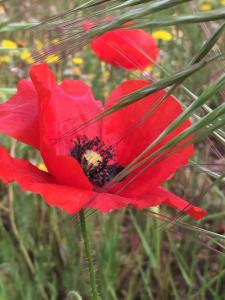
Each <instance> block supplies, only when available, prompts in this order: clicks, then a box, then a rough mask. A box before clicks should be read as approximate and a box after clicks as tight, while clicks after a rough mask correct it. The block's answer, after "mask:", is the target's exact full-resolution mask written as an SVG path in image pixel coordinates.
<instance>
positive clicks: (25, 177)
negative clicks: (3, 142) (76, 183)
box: [0, 146, 92, 214]
mask: <svg viewBox="0 0 225 300" xmlns="http://www.w3.org/2000/svg"><path fill="white" fill-rule="evenodd" d="M0 165H1V168H0V179H1V180H2V181H3V182H5V183H9V182H13V181H16V182H18V184H19V185H20V187H21V189H23V190H25V191H30V192H33V193H36V194H40V195H41V196H43V198H44V200H45V201H46V202H47V203H48V204H49V205H51V206H56V207H58V208H60V209H61V210H64V211H66V212H67V213H71V214H72V213H76V212H78V211H79V210H80V209H81V208H82V207H84V205H85V204H86V203H87V202H88V201H89V199H90V196H91V194H92V191H87V190H83V189H81V188H80V189H78V188H74V187H69V186H65V185H58V184H57V182H56V181H55V180H54V178H53V177H52V176H51V175H50V174H49V173H47V172H43V171H41V170H39V169H38V168H37V167H35V166H33V165H32V164H30V163H29V162H28V161H25V160H23V159H15V158H12V157H11V156H10V155H9V154H8V153H7V151H6V149H5V148H4V147H2V146H0Z"/></svg>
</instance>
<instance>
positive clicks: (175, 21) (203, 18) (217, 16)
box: [129, 8, 225, 28]
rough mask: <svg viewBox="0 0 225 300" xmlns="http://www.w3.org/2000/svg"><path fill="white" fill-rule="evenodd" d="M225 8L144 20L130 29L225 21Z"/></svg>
mask: <svg viewBox="0 0 225 300" xmlns="http://www.w3.org/2000/svg"><path fill="white" fill-rule="evenodd" d="M224 18H225V8H220V9H215V10H211V11H207V12H201V13H198V14H195V15H183V16H172V17H164V18H160V19H156V20H151V21H149V20H142V22H140V23H138V22H137V23H134V24H132V25H130V26H129V27H130V28H155V27H167V26H174V25H175V26H177V25H181V24H194V23H202V22H210V21H216V20H224Z"/></svg>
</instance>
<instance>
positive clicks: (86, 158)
mask: <svg viewBox="0 0 225 300" xmlns="http://www.w3.org/2000/svg"><path fill="white" fill-rule="evenodd" d="M71 155H72V156H73V157H74V158H75V159H76V160H77V161H78V162H79V163H80V165H81V167H82V168H83V170H84V172H85V174H86V175H87V177H88V178H89V180H90V181H91V182H92V184H93V185H95V186H98V187H102V186H104V185H105V184H106V183H108V182H109V181H110V180H111V179H113V177H115V176H116V175H117V174H118V173H119V172H121V171H122V170H123V169H124V168H123V167H122V166H120V165H119V164H117V163H115V162H114V161H113V158H114V152H113V147H112V146H110V147H108V148H106V147H105V145H104V143H102V141H101V140H100V139H99V137H95V138H94V139H92V140H89V139H88V138H87V137H86V136H82V137H79V138H78V139H77V141H76V142H75V143H74V147H73V149H72V150H71Z"/></svg>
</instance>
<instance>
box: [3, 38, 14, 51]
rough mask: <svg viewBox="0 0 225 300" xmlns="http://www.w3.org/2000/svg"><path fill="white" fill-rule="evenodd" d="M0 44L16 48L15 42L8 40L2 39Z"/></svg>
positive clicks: (4, 46)
mask: <svg viewBox="0 0 225 300" xmlns="http://www.w3.org/2000/svg"><path fill="white" fill-rule="evenodd" d="M1 46H2V47H3V48H8V49H17V44H16V43H15V42H13V41H10V40H2V42H1Z"/></svg>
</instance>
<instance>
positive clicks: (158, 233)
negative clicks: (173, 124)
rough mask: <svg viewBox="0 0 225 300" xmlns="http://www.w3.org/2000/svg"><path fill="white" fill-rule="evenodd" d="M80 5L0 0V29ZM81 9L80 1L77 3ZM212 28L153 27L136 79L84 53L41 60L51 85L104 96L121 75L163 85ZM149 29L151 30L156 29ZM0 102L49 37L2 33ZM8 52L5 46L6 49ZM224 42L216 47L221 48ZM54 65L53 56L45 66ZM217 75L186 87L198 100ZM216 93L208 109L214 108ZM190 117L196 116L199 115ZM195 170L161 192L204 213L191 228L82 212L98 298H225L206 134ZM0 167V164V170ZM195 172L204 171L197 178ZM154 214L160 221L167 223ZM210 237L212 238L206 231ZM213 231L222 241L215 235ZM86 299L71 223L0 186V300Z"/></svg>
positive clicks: (212, 4)
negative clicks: (66, 83) (149, 61)
mask: <svg viewBox="0 0 225 300" xmlns="http://www.w3.org/2000/svg"><path fill="white" fill-rule="evenodd" d="M81 2H82V1H72V0H67V1H63V2H62V1H60V0H54V1H53V0H48V1H47V0H46V1H44V0H42V1H30V0H24V1H22V2H21V1H19V0H10V1H5V2H3V3H2V4H1V2H0V25H1V22H7V21H10V22H19V21H26V22H34V21H38V20H43V19H45V18H47V17H49V16H50V15H54V14H57V13H62V12H63V11H65V10H66V9H69V8H72V7H73V5H74V4H76V5H78V4H80V3H81ZM83 3H85V1H83ZM224 6H225V2H224V1H219V0H215V1H213V0H211V1H191V3H188V4H183V5H181V6H180V7H179V8H176V9H171V11H166V12H164V13H163V14H164V15H166V14H168V15H170V14H178V15H179V14H181V13H183V14H184V13H186V14H191V13H192V12H193V11H195V10H201V11H208V10H209V11H210V10H211V9H216V8H222V7H224ZM219 24H220V22H219V21H218V22H217V21H215V22H209V23H207V24H206V25H205V24H202V26H201V25H200V24H191V25H179V26H176V27H175V26H171V27H168V28H162V29H163V30H166V32H167V34H170V38H169V39H168V40H165V39H164V40H163V39H158V45H159V47H160V59H159V62H158V66H155V67H153V69H151V70H150V69H148V70H146V71H144V72H140V71H134V72H131V73H128V72H127V71H123V70H118V69H114V68H112V67H110V66H108V65H106V64H105V63H102V62H100V61H99V60H97V59H96V57H95V56H94V54H93V53H92V52H91V50H90V48H89V47H88V45H87V46H85V48H83V49H82V50H80V51H79V52H74V53H71V54H70V55H68V56H67V57H64V60H63V61H60V62H52V63H51V62H50V66H51V68H52V70H54V72H55V73H56V74H57V78H58V80H59V81H60V80H63V79H66V78H67V79H68V78H69V79H81V80H84V81H85V82H87V83H88V84H89V85H90V86H91V87H92V89H93V91H94V94H95V96H96V99H101V100H102V101H104V99H105V98H106V97H107V95H108V94H109V92H110V91H111V90H112V89H113V88H114V87H115V86H117V84H118V83H120V82H121V81H124V80H125V79H128V78H157V79H160V78H164V77H165V75H166V74H172V73H175V72H177V71H178V70H180V69H182V67H183V66H185V65H187V64H188V63H189V62H190V61H191V59H192V58H193V56H194V55H195V54H196V53H197V51H198V50H199V48H200V47H201V45H202V43H203V42H204V41H205V40H206V38H207V37H208V35H210V34H211V33H212V32H214V31H215V28H218V26H219ZM0 29H1V27H0ZM159 30H160V29H159V28H157V29H156V30H153V33H154V32H157V31H159ZM4 40H8V41H11V42H14V43H15V45H14V46H12V44H11V47H9V48H10V49H3V48H4V47H3V46H2V49H1V48H0V69H1V72H0V101H1V102H2V101H5V100H6V99H8V97H9V96H10V95H11V94H12V93H13V91H14V89H15V87H16V84H17V82H18V81H19V80H20V79H21V78H24V77H27V76H28V70H29V67H30V65H31V62H32V61H30V59H31V57H30V56H29V51H30V49H31V48H32V49H36V50H38V49H39V47H42V45H43V44H44V43H45V41H46V40H52V43H54V42H55V43H57V40H56V37H55V36H54V35H53V36H52V35H51V33H49V32H48V31H46V32H44V34H43V33H42V32H38V31H37V32H36V31H35V30H34V31H32V30H26V31H22V30H19V31H17V32H1V31H0V43H2V41H4ZM8 45H9V44H8ZM224 45H225V35H224V34H223V35H222V36H221V38H220V39H219V41H218V42H217V47H218V48H219V49H220V51H222V52H224V50H225V46H224ZM53 60H54V59H53ZM223 73H224V61H223V62H221V63H218V62H216V63H215V64H213V66H212V65H210V67H207V68H205V69H204V70H201V71H199V72H197V73H196V74H195V75H193V76H192V77H191V78H189V79H188V80H187V81H185V86H186V87H187V88H189V89H190V90H191V92H192V93H193V94H195V95H199V94H200V93H201V92H202V91H203V90H204V89H205V88H207V86H208V85H209V83H210V82H212V81H213V80H214V78H216V77H218V75H219V74H223ZM175 95H176V96H177V98H178V99H179V100H180V101H181V102H182V103H183V104H184V106H185V105H188V104H190V103H191V101H192V99H191V97H189V96H187V95H185V93H184V92H183V90H182V89H181V88H178V89H176V91H175ZM223 101H224V92H223V91H222V92H221V94H217V95H215V97H214V98H213V99H212V100H211V102H210V107H211V108H214V107H216V106H217V105H219V104H221V103H223ZM199 115H204V112H203V111H202V110H200V111H199ZM0 138H1V144H3V145H4V146H6V147H7V148H8V149H9V151H10V152H11V154H13V155H15V156H17V157H21V158H26V159H29V160H30V161H31V162H32V163H34V164H39V163H41V158H40V156H39V154H38V153H37V152H35V150H33V149H31V148H30V147H28V146H26V145H23V144H22V143H21V144H20V143H19V142H15V141H14V140H11V139H9V138H7V137H5V136H3V135H1V137H0ZM195 149H196V153H195V157H194V164H193V165H190V166H187V167H185V168H183V169H181V170H179V171H178V172H177V173H176V175H175V176H174V177H173V178H172V179H171V180H169V181H168V182H166V187H167V188H168V189H169V190H170V191H172V192H174V193H177V194H178V195H179V196H181V197H183V198H184V199H188V200H190V201H193V203H195V204H196V205H199V206H201V207H204V208H205V209H206V210H207V211H208V216H207V217H205V218H204V219H203V220H202V221H200V222H194V221H193V220H192V219H191V218H189V217H187V216H183V215H179V214H177V213H176V212H175V211H173V210H172V209H167V208H165V207H157V208H154V209H147V210H145V211H137V210H133V209H132V208H127V209H124V210H122V211H119V212H112V213H109V214H107V215H102V214H100V213H98V212H93V211H87V212H86V218H87V223H88V230H89V234H90V236H91V239H92V246H93V252H94V253H93V254H94V259H95V265H96V270H97V276H98V285H99V289H100V292H101V295H102V299H104V300H111V299H112V300H116V299H119V300H123V299H124V300H147V299H150V300H173V299H175V300H179V299H183V300H223V299H225V289H224V287H225V257H224V255H225V252H224V249H225V244H224V239H222V237H225V236H224V233H225V221H224V220H225V195H224V190H225V189H224V181H218V180H217V181H216V179H215V178H214V177H213V176H210V172H211V173H213V172H215V173H216V174H217V173H218V174H220V175H222V174H223V175H224V174H225V168H224V165H225V160H224V154H225V153H224V145H222V144H221V143H220V142H219V141H218V140H216V138H215V137H212V136H210V137H208V138H206V139H205V140H204V141H201V142H200V143H196V145H195ZM0 167H1V166H0ZM203 168H207V172H204V170H203ZM163 216H168V219H167V218H166V217H163ZM210 232H212V233H215V234H210ZM217 234H221V236H219V235H218V236H217ZM73 291H77V292H78V293H79V294H80V295H81V296H82V299H90V298H89V295H90V290H89V278H88V269H87V263H86V258H85V254H84V249H83V243H82V240H81V234H80V224H79V219H78V218H77V216H69V215H67V214H66V213H63V212H61V211H59V210H58V209H55V208H53V207H48V206H47V205H46V203H45V202H44V201H43V200H42V199H41V198H40V197H39V196H38V195H34V194H31V193H28V192H26V193H25V192H23V191H21V190H20V189H19V188H18V186H17V185H16V184H11V185H7V186H6V185H3V184H2V183H0V300H19V299H23V300H39V299H44V300H46V299H49V300H62V299H68V300H73V299H79V298H78V297H76V296H75V293H74V292H73Z"/></svg>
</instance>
